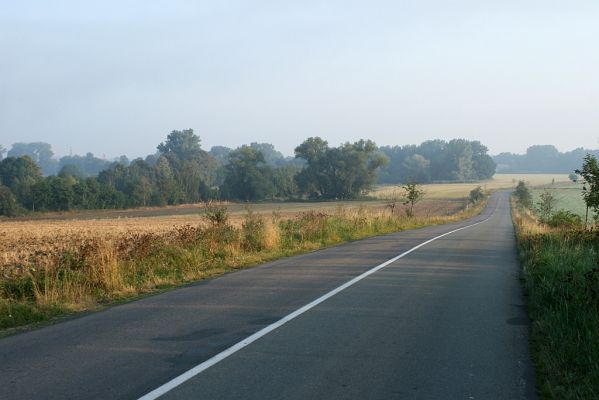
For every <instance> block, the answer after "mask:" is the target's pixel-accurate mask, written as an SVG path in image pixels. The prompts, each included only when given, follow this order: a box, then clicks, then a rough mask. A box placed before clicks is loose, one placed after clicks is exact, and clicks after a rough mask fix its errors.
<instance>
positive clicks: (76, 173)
mask: <svg viewBox="0 0 599 400" xmlns="http://www.w3.org/2000/svg"><path fill="white" fill-rule="evenodd" d="M58 176H60V177H61V178H66V177H69V176H72V177H75V178H83V177H85V174H84V173H83V171H81V168H79V166H78V165H75V164H65V165H63V166H62V168H60V171H58Z"/></svg>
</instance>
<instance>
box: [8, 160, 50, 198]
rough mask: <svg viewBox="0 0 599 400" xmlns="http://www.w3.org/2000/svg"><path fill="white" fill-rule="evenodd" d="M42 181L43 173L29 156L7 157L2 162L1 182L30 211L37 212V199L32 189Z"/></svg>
mask: <svg viewBox="0 0 599 400" xmlns="http://www.w3.org/2000/svg"><path fill="white" fill-rule="evenodd" d="M40 180H42V173H41V171H40V169H39V167H38V166H37V164H36V163H35V162H33V160H32V159H31V158H29V156H23V157H19V158H15V157H7V158H5V159H4V160H2V161H0V181H1V182H2V184H3V185H5V186H7V187H8V188H9V189H10V191H11V192H12V193H13V194H14V195H15V197H16V198H17V201H18V202H19V203H21V204H22V205H23V206H25V207H26V208H28V209H30V210H35V202H36V201H35V198H34V197H32V192H31V188H32V187H33V185H34V184H35V183H36V182H38V181H40Z"/></svg>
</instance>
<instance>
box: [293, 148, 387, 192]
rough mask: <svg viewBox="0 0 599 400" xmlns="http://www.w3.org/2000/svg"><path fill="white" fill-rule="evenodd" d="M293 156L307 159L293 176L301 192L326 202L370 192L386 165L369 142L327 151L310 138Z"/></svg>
mask: <svg viewBox="0 0 599 400" xmlns="http://www.w3.org/2000/svg"><path fill="white" fill-rule="evenodd" d="M295 156H296V157H297V158H302V159H304V160H306V167H305V168H304V169H303V170H302V171H301V172H300V173H299V174H298V175H297V176H296V182H297V184H298V187H299V189H300V191H302V192H303V193H304V194H306V195H308V197H319V198H327V199H350V198H355V197H358V196H360V195H361V194H363V193H365V192H366V191H368V190H370V188H371V187H372V186H373V185H374V183H375V182H376V179H377V170H378V168H379V167H381V166H383V165H385V164H386V163H387V158H386V157H385V156H384V155H383V154H381V153H380V152H378V150H377V147H376V145H375V144H374V142H372V141H370V140H359V141H357V142H355V143H345V144H343V145H341V146H339V147H334V148H330V147H329V146H328V144H327V142H326V141H324V140H322V139H320V138H318V137H315V138H309V139H307V140H305V141H304V142H303V143H302V144H301V145H299V146H298V147H297V148H296V149H295Z"/></svg>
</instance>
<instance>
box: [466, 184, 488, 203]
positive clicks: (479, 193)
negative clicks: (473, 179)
mask: <svg viewBox="0 0 599 400" xmlns="http://www.w3.org/2000/svg"><path fill="white" fill-rule="evenodd" d="M484 198H485V192H484V190H483V188H482V187H480V186H477V187H475V188H474V189H472V190H471V191H470V195H469V196H468V201H469V202H470V203H472V204H476V203H478V202H479V201H481V200H483V199H484Z"/></svg>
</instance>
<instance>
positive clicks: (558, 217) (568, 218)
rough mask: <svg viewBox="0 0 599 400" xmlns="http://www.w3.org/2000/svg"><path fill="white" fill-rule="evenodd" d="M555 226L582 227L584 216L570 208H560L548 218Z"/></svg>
mask: <svg viewBox="0 0 599 400" xmlns="http://www.w3.org/2000/svg"><path fill="white" fill-rule="evenodd" d="M547 225H549V226H552V227H554V228H564V229H576V228H581V227H582V218H580V216H579V215H578V214H574V213H573V212H571V211H568V210H558V211H556V212H555V213H553V215H552V216H551V217H550V218H549V219H548V220H547Z"/></svg>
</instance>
